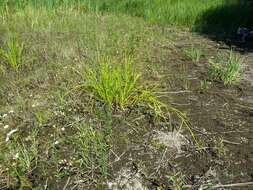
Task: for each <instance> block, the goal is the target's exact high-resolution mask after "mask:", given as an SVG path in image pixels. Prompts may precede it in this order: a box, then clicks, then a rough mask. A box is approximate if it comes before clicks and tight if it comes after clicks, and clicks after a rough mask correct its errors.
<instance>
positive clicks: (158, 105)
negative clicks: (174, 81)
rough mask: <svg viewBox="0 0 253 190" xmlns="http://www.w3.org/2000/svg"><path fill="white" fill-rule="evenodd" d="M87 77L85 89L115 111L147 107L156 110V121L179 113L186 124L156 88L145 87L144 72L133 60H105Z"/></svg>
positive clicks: (87, 69)
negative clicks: (157, 92)
mask: <svg viewBox="0 0 253 190" xmlns="http://www.w3.org/2000/svg"><path fill="white" fill-rule="evenodd" d="M83 78H84V80H85V83H84V85H82V86H83V87H84V88H85V90H88V92H90V95H91V96H92V97H93V98H94V99H96V100H98V101H100V102H102V103H104V104H106V105H107V106H109V107H110V108H111V109H116V110H117V109H118V110H119V109H121V110H122V109H123V110H124V109H125V108H133V107H135V106H146V107H148V108H149V109H150V110H152V112H153V114H154V117H155V118H163V119H166V118H167V116H168V115H167V114H170V113H175V114H176V115H177V116H178V117H179V118H180V119H181V120H182V121H183V122H184V123H185V122H186V118H185V116H184V114H183V113H182V112H180V111H179V110H177V109H176V108H174V107H172V106H170V105H167V104H164V103H163V102H161V101H160V100H159V98H158V97H157V96H156V95H155V91H154V89H153V88H151V87H150V86H147V85H142V84H141V81H142V80H141V73H140V72H138V71H137V69H136V67H135V65H134V63H133V59H132V58H131V57H126V58H124V59H123V60H122V61H118V60H115V59H111V58H108V57H106V58H102V59H101V60H100V63H99V64H98V65H96V66H93V67H87V68H86V69H85V72H84V74H83Z"/></svg>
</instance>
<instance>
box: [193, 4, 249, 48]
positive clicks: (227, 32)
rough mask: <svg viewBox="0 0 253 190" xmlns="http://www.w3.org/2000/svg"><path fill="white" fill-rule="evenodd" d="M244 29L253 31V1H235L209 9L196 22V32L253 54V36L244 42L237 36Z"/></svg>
mask: <svg viewBox="0 0 253 190" xmlns="http://www.w3.org/2000/svg"><path fill="white" fill-rule="evenodd" d="M242 27H245V28H247V29H249V30H252V31H253V0H240V1H235V2H234V3H228V4H226V5H223V6H220V7H215V8H213V9H209V10H208V11H207V12H205V13H204V14H203V15H202V16H201V18H200V19H199V20H198V21H197V22H196V28H195V30H196V31H198V32H199V33H201V34H204V35H206V36H208V37H209V38H211V39H212V40H216V41H222V42H224V43H225V44H227V45H229V46H230V47H232V48H235V49H238V50H240V51H245V52H253V36H251V37H248V36H247V37H246V40H245V41H244V40H242V36H240V35H238V34H237V31H238V28H242Z"/></svg>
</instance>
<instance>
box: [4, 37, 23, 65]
mask: <svg viewBox="0 0 253 190" xmlns="http://www.w3.org/2000/svg"><path fill="white" fill-rule="evenodd" d="M23 50H24V44H23V43H20V42H18V40H17V39H16V38H11V39H10V40H9V41H8V42H7V43H6V45H5V47H4V48H1V47H0V57H2V58H3V60H4V62H5V63H6V64H7V65H9V66H10V67H11V68H13V69H15V70H17V69H19V68H20V66H21V64H22V54H23Z"/></svg>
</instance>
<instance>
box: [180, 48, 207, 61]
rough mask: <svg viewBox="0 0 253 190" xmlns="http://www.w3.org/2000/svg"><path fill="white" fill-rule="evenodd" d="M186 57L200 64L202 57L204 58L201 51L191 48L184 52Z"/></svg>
mask: <svg viewBox="0 0 253 190" xmlns="http://www.w3.org/2000/svg"><path fill="white" fill-rule="evenodd" d="M184 52H185V55H186V56H187V57H188V58H189V59H190V60H191V61H193V62H195V63H198V62H199V60H200V58H201V56H202V54H203V53H202V51H201V50H200V49H197V48H195V47H193V46H192V47H191V48H188V49H185V50H184Z"/></svg>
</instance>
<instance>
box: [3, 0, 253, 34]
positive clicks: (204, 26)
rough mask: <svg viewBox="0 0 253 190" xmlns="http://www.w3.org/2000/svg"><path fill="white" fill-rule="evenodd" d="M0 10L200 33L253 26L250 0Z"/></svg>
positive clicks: (100, 0)
mask: <svg viewBox="0 0 253 190" xmlns="http://www.w3.org/2000/svg"><path fill="white" fill-rule="evenodd" d="M0 6H1V7H2V9H3V8H5V7H6V6H8V7H9V8H14V9H23V8H24V7H26V6H32V7H34V8H46V9H47V10H50V9H51V10H52V9H55V8H59V7H62V6H64V7H72V8H76V9H79V10H80V11H82V12H86V11H94V12H97V13H101V12H112V13H114V14H115V13H117V14H122V13H123V14H127V15H131V16H137V17H143V18H145V20H147V21H149V22H151V23H158V24H163V25H164V24H168V25H175V26H181V27H188V28H190V29H192V30H194V31H198V32H205V33H211V32H220V33H223V32H226V33H232V32H235V30H236V29H237V28H238V27H240V26H241V27H247V26H251V25H252V22H253V21H252V19H251V17H252V11H253V8H252V2H250V1H249V0H118V1H115V0H52V1H51V0H3V1H1V2H0Z"/></svg>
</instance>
